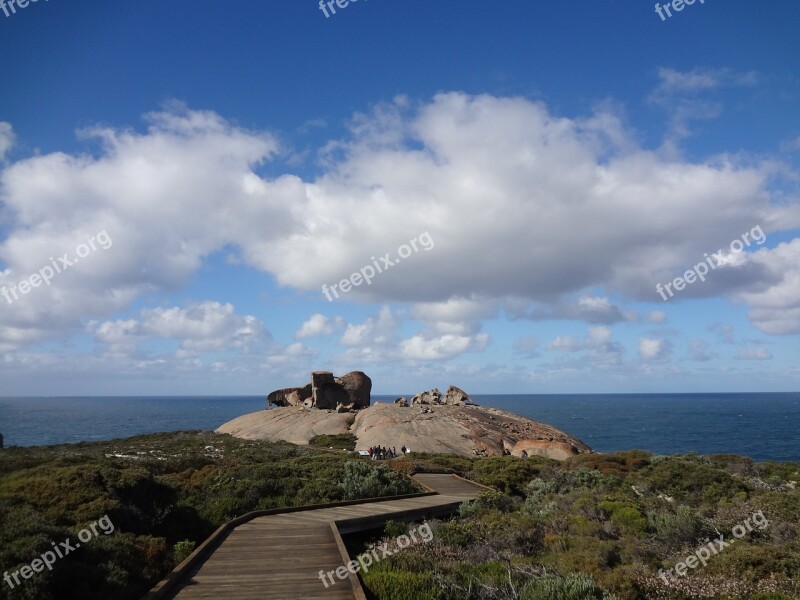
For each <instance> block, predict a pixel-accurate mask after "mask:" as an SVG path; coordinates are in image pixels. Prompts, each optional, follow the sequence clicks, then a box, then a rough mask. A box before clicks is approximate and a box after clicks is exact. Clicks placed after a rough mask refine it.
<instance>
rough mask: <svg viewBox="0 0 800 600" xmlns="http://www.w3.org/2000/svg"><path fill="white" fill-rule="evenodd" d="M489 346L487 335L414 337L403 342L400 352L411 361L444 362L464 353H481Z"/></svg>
mask: <svg viewBox="0 0 800 600" xmlns="http://www.w3.org/2000/svg"><path fill="white" fill-rule="evenodd" d="M488 344H489V334H487V333H479V334H478V335H475V336H468V335H450V334H446V335H441V336H437V337H430V338H429V337H424V336H421V335H415V336H413V337H411V338H409V339H407V340H403V342H402V344H401V350H402V354H403V357H404V358H407V359H411V360H445V359H448V358H453V357H455V356H458V355H459V354H463V353H464V352H481V351H482V350H484V349H485V348H486V346H487V345H488Z"/></svg>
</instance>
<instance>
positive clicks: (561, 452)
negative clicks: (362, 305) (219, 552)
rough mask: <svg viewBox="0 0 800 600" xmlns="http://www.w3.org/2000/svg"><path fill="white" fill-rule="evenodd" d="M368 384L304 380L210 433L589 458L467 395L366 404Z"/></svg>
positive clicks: (582, 448) (554, 433)
mask: <svg viewBox="0 0 800 600" xmlns="http://www.w3.org/2000/svg"><path fill="white" fill-rule="evenodd" d="M371 389H372V381H371V380H370V378H369V377H367V375H366V374H365V373H362V372H361V371H355V372H352V373H348V374H346V375H344V376H342V377H334V376H333V374H332V373H329V372H327V371H315V372H314V373H312V374H311V383H310V384H308V385H306V386H304V387H294V388H285V389H281V390H276V391H274V392H272V393H270V394H269V395H268V396H267V398H268V403H269V405H276V406H277V408H272V409H269V410H264V411H259V412H257V413H252V414H248V415H242V416H241V417H237V418H236V419H233V420H232V421H229V422H227V423H225V424H224V425H222V426H220V427H219V428H218V429H217V430H216V431H217V433H228V434H231V435H233V436H235V437H239V438H244V439H258V440H267V441H273V442H276V441H286V442H291V443H294V444H307V443H308V442H309V441H310V440H311V439H312V438H314V437H316V436H318V435H326V434H327V435H335V434H340V433H352V434H353V435H355V437H356V439H357V443H356V450H367V449H368V448H369V447H371V446H378V445H380V446H394V447H396V448H401V447H402V446H405V447H406V448H410V449H411V451H412V452H431V453H450V454H457V455H461V456H501V455H503V454H511V455H513V456H519V457H528V456H544V457H548V458H553V459H556V460H564V459H567V458H569V457H570V456H575V455H577V454H584V453H590V452H592V449H591V448H589V446H587V445H586V444H584V443H583V442H581V441H580V440H579V439H577V438H575V437H573V436H571V435H569V434H567V433H565V432H563V431H561V430H559V429H556V428H555V427H552V426H550V425H546V424H544V423H539V422H538V421H534V420H533V419H528V418H526V417H522V416H519V415H515V414H513V413H510V412H507V411H503V410H500V409H497V408H489V407H483V406H478V405H476V404H474V402H473V401H472V399H471V398H470V397H469V395H468V394H467V393H466V392H465V391H464V390H462V389H460V388H457V387H456V386H450V388H449V389H448V390H447V392H446V393H445V394H444V395H442V394H441V392H439V390H438V389H433V390H430V391H427V392H422V393H420V394H417V395H415V396H414V397H413V398H412V399H411V400H410V401H409V400H407V399H406V398H398V399H397V400H396V401H395V402H394V403H391V404H386V403H381V402H378V403H376V404H374V405H370V392H371Z"/></svg>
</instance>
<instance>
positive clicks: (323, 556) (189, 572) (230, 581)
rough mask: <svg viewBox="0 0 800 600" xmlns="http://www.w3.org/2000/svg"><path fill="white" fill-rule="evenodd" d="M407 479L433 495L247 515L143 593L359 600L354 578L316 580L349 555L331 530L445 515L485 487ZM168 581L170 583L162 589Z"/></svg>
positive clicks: (427, 477)
mask: <svg viewBox="0 0 800 600" xmlns="http://www.w3.org/2000/svg"><path fill="white" fill-rule="evenodd" d="M414 479H415V480H416V481H417V482H419V483H421V484H422V485H423V486H425V487H427V488H428V489H430V490H432V491H434V492H436V494H433V495H426V496H418V497H413V498H400V499H395V500H386V501H368V502H363V503H356V504H351V505H349V506H333V507H330V508H317V509H314V510H302V509H300V510H299V511H298V509H294V511H293V512H282V513H281V514H271V515H268V516H257V517H255V518H252V519H247V520H246V521H244V522H241V523H240V524H236V525H235V527H232V528H229V530H227V531H224V532H222V533H221V534H220V535H217V536H216V539H214V540H210V542H213V543H208V546H207V548H206V549H205V550H206V551H205V552H198V556H197V557H196V559H195V560H194V561H193V562H192V564H189V565H188V566H187V565H186V564H184V565H183V567H184V568H183V570H182V572H178V570H176V571H175V572H173V573H172V574H171V575H170V576H169V577H168V578H167V580H164V581H162V582H161V583H160V584H159V585H158V586H156V588H154V589H153V591H151V592H150V593H149V594H148V595H147V596H145V599H147V600H155V599H156V598H174V599H177V600H193V599H211V598H213V599H214V600H250V599H252V600H264V599H275V600H301V599H302V600H317V599H319V600H323V599H324V600H353V599H355V600H362V599H364V595H363V591H362V590H361V585H360V583H359V582H358V578H357V577H356V576H354V575H351V576H350V579H349V580H344V581H341V580H338V579H336V580H335V581H336V584H335V585H330V586H329V587H327V588H326V587H325V586H324V585H323V583H322V581H321V580H320V578H319V571H320V570H323V571H325V572H328V571H332V570H335V569H336V568H337V567H339V566H342V565H345V564H346V563H347V562H348V561H349V560H350V558H349V557H348V556H347V553H346V550H345V548H344V544H343V543H342V541H341V537H340V535H339V534H341V533H351V532H355V531H363V530H365V529H371V528H373V527H379V526H380V525H381V524H382V523H383V522H384V521H386V520H387V519H395V520H406V521H410V520H423V519H427V518H432V517H436V516H443V515H446V514H452V513H453V512H454V511H455V510H456V508H457V507H458V505H459V504H461V503H462V502H464V501H465V500H470V499H472V498H474V497H475V496H477V494H478V493H480V492H481V491H483V490H485V489H487V488H485V487H483V486H480V485H478V484H476V483H473V482H471V481H467V480H466V479H462V478H460V477H457V476H455V475H433V474H418V475H415V476H414ZM212 537H213V536H212ZM199 550H202V548H201V549H199ZM201 555H202V556H205V558H202V557H201ZM168 581H171V582H177V583H176V585H175V586H174V587H175V589H173V590H171V591H170V592H168V593H165V592H166V588H167V587H170V586H169V585H168V583H167V582H168ZM159 590H160V591H159Z"/></svg>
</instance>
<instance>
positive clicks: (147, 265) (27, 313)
mask: <svg viewBox="0 0 800 600" xmlns="http://www.w3.org/2000/svg"><path fill="white" fill-rule="evenodd" d="M329 12H330V11H329ZM798 20H800V6H798V5H797V3H796V2H792V1H789V0H774V1H771V2H769V3H764V4H763V5H762V4H756V3H753V2H745V1H743V0H725V1H724V2H723V1H722V0H705V2H703V3H701V1H700V0H697V1H696V2H695V3H694V4H692V5H687V6H685V7H684V9H683V10H682V11H680V12H673V16H672V17H671V18H667V19H666V20H662V19H661V18H660V17H659V16H658V14H657V12H656V11H655V10H654V3H652V2H632V1H625V2H611V1H601V2H597V1H591V2H590V1H588V0H587V1H580V2H575V3H558V2H523V1H522V0H511V1H508V2H502V3H496V4H491V3H488V2H477V0H462V1H459V2H455V1H448V0H442V1H437V2H423V1H422V0H404V1H403V2H402V3H401V2H399V1H398V0H394V1H393V0H371V1H369V0H359V1H358V2H351V3H350V4H349V5H348V6H347V7H346V8H344V9H341V8H337V11H336V14H332V15H330V16H329V17H327V18H326V16H325V14H324V13H323V11H321V10H320V9H319V6H318V3H317V2H314V1H312V0H293V1H292V2H278V1H276V0H263V1H260V2H256V1H255V0H237V1H235V2H232V3H227V4H225V5H223V4H220V3H210V2H203V1H200V2H198V1H197V0H195V1H193V2H188V1H185V0H171V1H170V2H160V3H156V2H149V1H144V2H137V3H133V2H128V1H124V0H120V1H115V2H99V1H98V0H83V1H81V2H78V1H77V0H47V1H46V2H42V1H39V2H37V3H34V4H29V5H28V6H26V7H25V8H24V9H23V8H19V7H17V8H16V13H10V14H9V16H8V17H7V16H5V14H4V13H3V12H2V9H0V52H2V56H4V57H5V60H4V61H3V65H2V69H0V82H1V83H0V291H2V290H3V289H4V290H6V292H5V293H4V295H2V296H0V352H2V361H0V395H56V394H87V395H88V394H260V393H266V392H268V391H270V390H272V389H274V388H276V387H285V386H288V385H294V384H297V383H299V382H302V381H305V380H306V379H307V375H308V372H309V371H311V370H316V369H328V370H333V371H335V372H337V373H339V372H345V371H350V370H357V369H358V370H364V371H366V372H367V373H368V374H369V375H370V376H371V377H372V378H373V381H374V385H375V388H374V391H375V392H376V393H385V394H390V393H395V392H396V393H413V392H415V391H418V390H420V389H423V388H430V387H433V386H438V387H440V388H441V387H443V386H447V385H449V384H456V385H459V386H461V387H463V388H465V389H467V391H471V392H473V393H537V392H541V393H558V392H564V393H579V392H587V393H591V392H619V393H622V392H660V391H665V392H666V391H670V392H694V391H796V390H798V388H800V385H798V384H799V383H800V367H798V365H799V364H800V361H798V358H800V344H798V340H799V338H800V260H798V259H800V236H798V232H800V196H799V195H798V181H799V180H800V110H799V109H798V107H799V106H800V78H799V77H798V75H800V69H798V66H800V65H798V63H800V38H798V36H797V34H796V24H797V22H798ZM762 233H763V236H762V235H761V234H762ZM743 234H747V238H746V240H747V241H751V243H750V244H749V246H748V245H746V244H745V245H744V248H743V251H742V252H733V251H731V246H730V244H731V242H733V241H734V240H737V239H738V240H741V239H742V236H743ZM412 240H413V243H414V244H416V250H415V249H414V248H413V247H412V246H413V244H412ZM404 245H407V251H406V250H401V247H403V248H405V247H406V246H404ZM720 250H722V253H721V254H719V255H718V258H717V259H716V261H715V263H716V264H715V268H714V269H709V271H710V272H709V274H708V276H707V278H706V280H705V281H699V280H697V281H694V282H691V283H689V284H687V285H686V287H685V289H683V290H681V291H677V292H676V293H674V294H673V296H672V297H668V299H667V300H666V301H664V300H663V299H662V297H661V296H659V294H658V293H657V291H656V285H657V284H661V285H662V286H663V285H664V284H666V283H668V282H673V285H674V280H675V278H677V277H685V275H686V273H687V272H688V271H690V270H692V269H695V267H696V265H699V264H700V263H702V262H703V261H704V260H705V255H706V254H709V255H711V254H714V253H718V252H719V251H720ZM398 252H407V256H406V258H404V259H402V260H400V261H398V262H397V264H394V265H392V266H391V267H388V268H385V270H383V272H381V273H376V274H375V275H374V277H372V280H371V282H370V284H369V285H366V283H365V282H363V276H362V280H361V281H359V278H358V277H355V279H351V275H352V274H354V273H360V272H362V269H365V270H366V271H364V272H365V273H366V274H369V273H370V271H369V269H372V268H373V266H374V265H375V264H377V265H380V264H381V261H380V259H379V258H378V257H384V256H387V258H388V260H389V261H391V262H392V263H394V262H395V260H396V258H397V254H398ZM387 253H388V255H387ZM62 256H65V257H66V259H67V261H69V263H70V265H69V267H68V268H66V269H64V270H62V272H56V267H57V266H58V267H59V269H61V268H62V267H64V266H65V264H64V263H62V262H61V261H60V260H59V258H57V257H62ZM78 257H80V260H79V261H78V262H75V261H74V259H75V258H78ZM373 257H375V258H374V259H373ZM73 263H74V264H73ZM701 269H702V267H701ZM50 271H53V275H52V276H50ZM32 276H33V278H32ZM44 276H47V277H46V278H47V279H48V280H49V285H47V284H46V283H45V282H44V279H43V278H44ZM345 278H348V279H351V285H352V284H353V283H356V282H359V285H358V286H353V287H352V289H351V290H350V291H347V292H346V293H344V292H343V293H341V294H340V296H339V297H338V298H333V301H328V300H327V298H326V296H325V295H324V293H323V286H327V288H325V289H330V288H331V286H333V285H334V284H337V285H339V286H341V281H342V280H343V279H345ZM23 282H25V283H23ZM345 287H347V284H345ZM662 289H663V288H662Z"/></svg>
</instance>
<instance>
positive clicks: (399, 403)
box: [394, 397, 408, 406]
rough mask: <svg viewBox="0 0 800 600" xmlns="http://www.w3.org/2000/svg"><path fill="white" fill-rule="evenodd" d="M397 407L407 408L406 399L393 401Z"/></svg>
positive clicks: (401, 398)
mask: <svg viewBox="0 0 800 600" xmlns="http://www.w3.org/2000/svg"><path fill="white" fill-rule="evenodd" d="M394 403H395V404H396V405H397V406H408V400H407V399H406V398H403V397H400V398H397V400H395V401H394Z"/></svg>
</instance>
